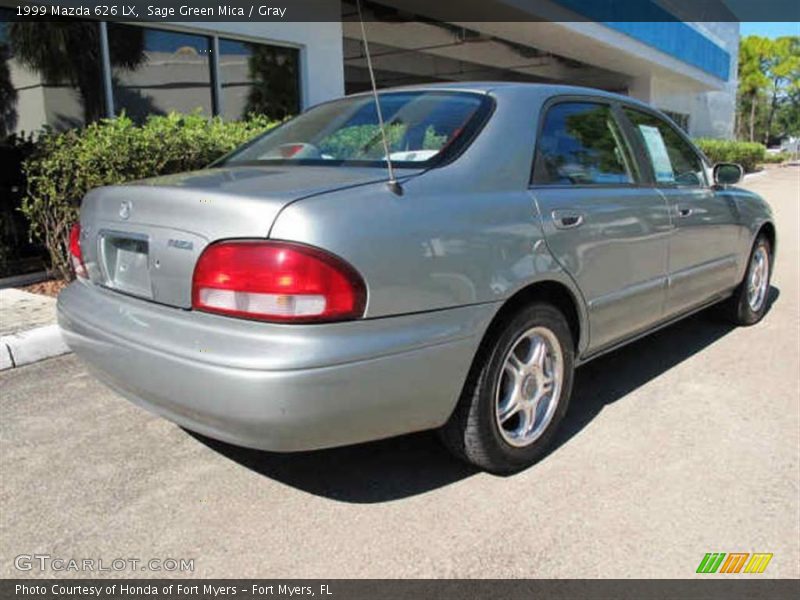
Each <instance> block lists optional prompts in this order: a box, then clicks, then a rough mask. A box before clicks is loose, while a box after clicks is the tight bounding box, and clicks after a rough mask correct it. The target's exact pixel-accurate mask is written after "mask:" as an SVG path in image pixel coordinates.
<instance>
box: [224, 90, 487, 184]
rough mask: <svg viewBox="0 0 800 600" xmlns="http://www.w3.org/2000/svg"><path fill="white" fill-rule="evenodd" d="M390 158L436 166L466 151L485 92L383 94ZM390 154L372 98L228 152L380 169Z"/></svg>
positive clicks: (239, 159) (326, 110)
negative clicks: (386, 148)
mask: <svg viewBox="0 0 800 600" xmlns="http://www.w3.org/2000/svg"><path fill="white" fill-rule="evenodd" d="M379 97H380V103H381V112H382V113H383V119H384V122H385V124H386V135H387V138H388V141H389V156H390V157H391V159H392V162H393V163H396V164H397V166H399V167H411V168H420V167H425V168H427V167H430V166H433V165H434V164H437V163H439V162H441V161H442V160H444V159H446V158H447V157H449V156H454V155H456V154H457V153H458V152H460V151H462V150H463V149H464V146H465V145H466V144H468V143H469V142H470V141H471V139H472V138H473V137H474V135H475V133H476V132H477V130H478V129H479V128H480V126H481V125H482V124H483V121H485V118H486V116H487V115H488V113H489V110H490V108H491V101H490V100H489V98H488V97H487V96H485V95H483V94H473V93H467V92H447V91H414V92H411V91H409V92H390V93H382V94H380V95H379ZM385 162H386V152H385V150H384V146H383V140H382V138H381V133H380V129H379V127H378V113H377V110H376V108H375V98H374V97H373V96H372V95H363V96H356V97H351V98H344V99H342V100H336V101H334V102H327V103H325V104H321V105H319V106H316V107H314V108H312V109H310V110H308V111H307V112H305V113H303V114H301V115H300V116H298V117H296V118H294V119H292V120H291V121H288V122H286V123H284V124H283V125H281V126H280V127H277V128H276V129H273V130H272V131H269V132H267V133H266V134H264V135H263V136H261V137H259V138H257V139H256V140H255V141H253V142H250V143H249V144H247V145H245V146H243V147H241V148H239V149H238V150H236V151H234V152H233V153H232V154H230V155H229V156H227V157H226V158H225V159H223V161H221V163H218V164H223V165H226V166H227V165H230V166H233V165H237V164H248V163H250V164H252V163H257V164H258V163H283V164H287V163H288V164H291V163H297V164H331V165H332V164H344V165H351V164H352V165H361V166H382V165H384V164H385Z"/></svg>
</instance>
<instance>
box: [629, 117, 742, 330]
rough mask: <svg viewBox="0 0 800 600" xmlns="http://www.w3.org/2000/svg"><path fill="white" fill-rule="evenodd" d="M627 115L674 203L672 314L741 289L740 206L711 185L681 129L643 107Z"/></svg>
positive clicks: (658, 184) (668, 311)
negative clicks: (737, 207) (737, 212)
mask: <svg viewBox="0 0 800 600" xmlns="http://www.w3.org/2000/svg"><path fill="white" fill-rule="evenodd" d="M623 112H624V114H625V116H626V118H628V119H629V121H630V124H631V126H632V130H633V132H634V135H635V136H636V137H637V138H638V142H639V143H640V144H641V145H642V146H643V148H644V154H645V155H646V156H647V157H648V159H649V161H648V162H649V165H648V167H649V168H650V169H652V176H653V179H654V181H655V185H656V189H657V190H658V191H659V193H661V194H662V195H663V196H664V197H665V198H666V200H667V203H668V204H669V208H670V213H671V216H672V221H673V224H674V231H673V233H672V235H671V236H670V241H669V280H668V291H667V304H666V315H667V316H672V315H677V314H680V313H681V312H685V311H687V310H691V309H692V308H694V307H696V306H700V305H702V304H704V303H707V302H709V301H710V300H712V299H714V298H716V297H718V296H719V295H720V294H721V293H723V292H726V291H728V290H730V289H731V288H732V287H734V286H735V285H736V278H737V273H738V265H737V260H738V254H737V247H736V246H737V241H738V225H737V222H738V219H737V215H736V205H735V203H734V202H733V201H732V200H731V199H730V198H726V197H725V196H724V195H722V194H717V193H716V192H715V190H714V189H713V188H712V187H711V185H710V184H709V181H708V175H707V169H706V164H705V161H704V159H703V158H702V156H701V155H700V154H699V153H698V152H697V150H696V149H695V148H694V146H693V145H692V144H691V143H690V142H689V141H688V140H687V139H686V138H685V136H684V135H683V134H682V133H681V132H680V131H679V130H678V129H677V128H676V127H675V126H673V125H672V124H670V123H669V122H668V121H666V120H665V119H664V118H662V117H660V116H659V115H657V114H655V113H651V112H649V111H644V110H643V109H638V108H633V107H629V106H626V107H625V108H624V109H623Z"/></svg>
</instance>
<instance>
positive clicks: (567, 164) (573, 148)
mask: <svg viewBox="0 0 800 600" xmlns="http://www.w3.org/2000/svg"><path fill="white" fill-rule="evenodd" d="M631 165H632V160H631V158H630V153H629V151H628V148H627V146H626V144H625V142H624V140H623V136H622V133H621V131H620V129H619V127H618V126H617V123H616V121H615V120H614V116H613V114H612V112H611V108H610V107H609V106H607V105H605V104H593V103H589V102H568V103H563V104H556V105H555V106H553V107H552V108H551V109H549V110H548V111H547V115H546V117H545V120H544V125H543V127H542V131H541V134H540V136H539V141H538V143H537V150H536V162H535V166H534V174H533V182H534V183H535V184H539V185H592V184H607V185H608V184H631V183H633V182H634V171H633V168H632V166H631Z"/></svg>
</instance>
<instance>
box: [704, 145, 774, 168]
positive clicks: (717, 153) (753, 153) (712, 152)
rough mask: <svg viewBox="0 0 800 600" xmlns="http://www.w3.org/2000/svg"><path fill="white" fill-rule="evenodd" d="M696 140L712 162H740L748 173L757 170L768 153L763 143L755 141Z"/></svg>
mask: <svg viewBox="0 0 800 600" xmlns="http://www.w3.org/2000/svg"><path fill="white" fill-rule="evenodd" d="M695 142H696V143H697V146H698V147H699V148H700V149H701V150H702V151H703V152H704V153H705V155H706V156H707V157H708V159H709V160H710V161H711V162H712V163H720V162H732V163H738V164H740V165H742V167H743V168H744V170H745V172H746V173H752V172H753V171H755V170H756V169H757V168H758V165H759V164H760V163H762V162H764V157H765V156H766V153H767V149H766V148H765V147H764V146H763V145H762V144H757V143H755V142H737V141H733V140H712V139H698V140H695Z"/></svg>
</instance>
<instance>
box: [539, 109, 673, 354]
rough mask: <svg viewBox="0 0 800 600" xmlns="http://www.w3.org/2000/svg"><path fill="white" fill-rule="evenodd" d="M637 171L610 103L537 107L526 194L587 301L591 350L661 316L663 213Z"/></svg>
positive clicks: (666, 225)
mask: <svg viewBox="0 0 800 600" xmlns="http://www.w3.org/2000/svg"><path fill="white" fill-rule="evenodd" d="M641 171H642V167H641V164H640V162H638V161H637V160H636V157H635V153H634V152H633V150H632V148H631V145H630V143H629V142H628V141H627V139H626V137H625V135H624V133H623V128H622V127H621V125H620V121H619V114H618V108H617V107H616V105H615V104H614V103H613V102H611V101H606V100H605V99H602V98H595V97H588V98H583V97H581V98H575V99H557V100H554V101H551V102H550V103H549V104H548V105H546V106H545V107H544V109H543V117H542V119H541V124H540V127H539V135H538V138H537V144H536V154H535V159H534V169H533V177H532V186H531V192H532V194H533V196H534V198H535V201H536V204H537V206H538V209H539V213H540V216H541V221H542V227H543V229H544V233H545V239H546V241H547V244H548V247H549V249H550V251H551V253H552V254H553V255H554V256H555V258H556V259H557V260H558V261H559V263H560V264H561V266H562V267H563V268H564V269H565V270H566V271H567V272H568V273H569V274H570V275H571V276H572V278H573V279H574V280H575V282H576V283H577V285H578V287H579V288H580V290H581V293H582V294H583V297H584V300H585V302H586V305H587V307H588V315H589V327H590V332H589V335H590V341H589V352H590V353H591V352H592V351H594V350H599V349H602V348H603V347H606V346H610V345H613V344H614V343H615V342H617V341H620V340H622V339H624V338H625V337H627V336H630V335H632V334H635V333H637V332H639V331H641V330H643V329H646V328H647V327H648V326H650V325H652V324H653V323H655V322H657V321H658V320H660V319H661V318H662V316H663V308H664V300H665V290H666V280H667V250H668V246H667V245H668V236H669V232H670V229H671V224H670V217H669V212H668V207H667V203H666V201H665V199H664V197H663V196H662V195H660V194H659V193H658V192H657V191H656V190H654V189H653V188H652V186H650V185H649V181H648V180H647V179H646V178H645V176H644V175H643V173H642V172H641Z"/></svg>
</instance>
